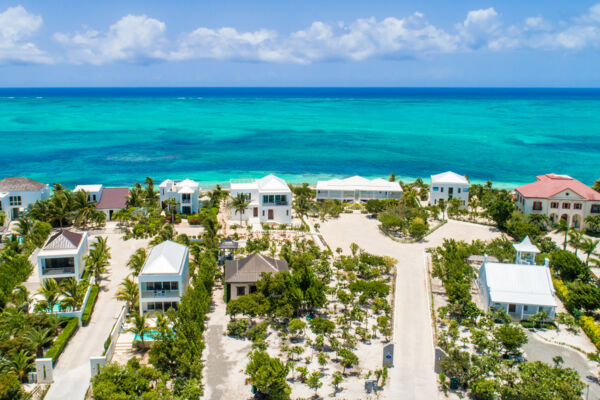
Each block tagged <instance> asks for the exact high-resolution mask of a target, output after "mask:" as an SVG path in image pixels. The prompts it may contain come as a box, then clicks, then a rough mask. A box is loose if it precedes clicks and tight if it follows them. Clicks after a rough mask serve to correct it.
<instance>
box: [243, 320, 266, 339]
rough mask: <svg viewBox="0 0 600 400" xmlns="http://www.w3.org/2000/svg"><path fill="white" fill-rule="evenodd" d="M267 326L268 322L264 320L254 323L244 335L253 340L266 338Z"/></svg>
mask: <svg viewBox="0 0 600 400" xmlns="http://www.w3.org/2000/svg"><path fill="white" fill-rule="evenodd" d="M267 327H268V324H267V323H266V322H262V323H260V324H257V325H254V326H253V327H252V328H250V329H248V332H246V337H247V338H248V339H250V340H251V341H253V342H255V341H257V340H260V339H263V340H264V339H266V338H267Z"/></svg>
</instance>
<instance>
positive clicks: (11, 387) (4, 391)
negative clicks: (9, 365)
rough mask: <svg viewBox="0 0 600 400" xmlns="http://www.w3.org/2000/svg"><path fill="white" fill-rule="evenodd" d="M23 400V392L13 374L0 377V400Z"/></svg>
mask: <svg viewBox="0 0 600 400" xmlns="http://www.w3.org/2000/svg"><path fill="white" fill-rule="evenodd" d="M24 398H25V391H24V390H23V388H22V387H21V382H19V379H18V378H17V376H16V375H15V374H2V375H0V400H20V399H24Z"/></svg>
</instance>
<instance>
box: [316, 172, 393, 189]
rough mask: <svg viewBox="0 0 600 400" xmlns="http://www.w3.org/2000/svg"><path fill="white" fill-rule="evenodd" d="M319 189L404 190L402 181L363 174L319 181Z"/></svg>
mask: <svg viewBox="0 0 600 400" xmlns="http://www.w3.org/2000/svg"><path fill="white" fill-rule="evenodd" d="M317 190H380V191H381V190H384V191H388V192H402V187H401V186H400V182H390V181H387V180H385V179H381V178H376V179H367V178H363V177H362V176H358V175H355V176H351V177H350V178H345V179H331V180H329V181H318V182H317Z"/></svg>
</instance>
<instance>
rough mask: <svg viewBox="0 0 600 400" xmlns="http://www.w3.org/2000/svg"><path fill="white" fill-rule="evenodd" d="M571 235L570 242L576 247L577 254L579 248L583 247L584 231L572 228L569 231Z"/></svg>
mask: <svg viewBox="0 0 600 400" xmlns="http://www.w3.org/2000/svg"><path fill="white" fill-rule="evenodd" d="M568 235H569V244H570V245H571V246H573V247H575V255H577V250H579V248H580V247H581V241H582V240H583V233H581V232H579V231H577V230H575V229H571V230H570V231H569V233H568Z"/></svg>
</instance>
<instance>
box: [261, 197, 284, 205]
mask: <svg viewBox="0 0 600 400" xmlns="http://www.w3.org/2000/svg"><path fill="white" fill-rule="evenodd" d="M263 204H277V205H285V204H287V196H286V195H284V194H265V195H263Z"/></svg>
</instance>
